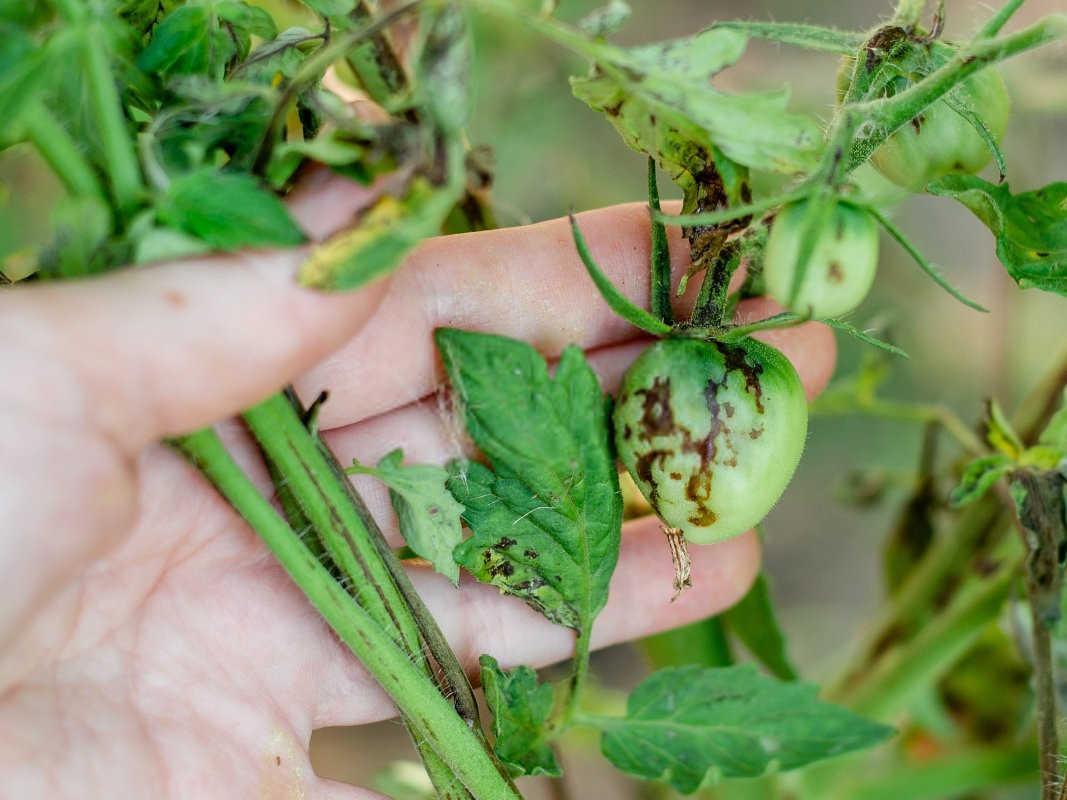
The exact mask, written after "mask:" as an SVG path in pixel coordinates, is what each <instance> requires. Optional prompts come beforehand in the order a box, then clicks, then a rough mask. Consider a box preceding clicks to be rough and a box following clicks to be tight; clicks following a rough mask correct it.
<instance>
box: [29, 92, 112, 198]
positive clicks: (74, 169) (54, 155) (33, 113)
mask: <svg viewBox="0 0 1067 800" xmlns="http://www.w3.org/2000/svg"><path fill="white" fill-rule="evenodd" d="M22 123H23V125H25V127H26V134H27V136H28V137H29V140H30V143H31V144H33V146H34V147H35V148H36V149H37V152H38V153H40V154H41V158H43V159H44V160H45V161H46V162H47V163H48V166H50V167H51V168H52V171H53V172H54V173H55V174H56V177H57V178H59V180H60V181H61V182H62V183H63V185H64V186H65V187H66V189H67V191H68V192H70V194H72V195H74V196H75V197H97V198H100V199H101V200H106V199H107V192H106V191H105V190H104V187H103V185H102V184H101V183H100V179H99V178H98V177H97V176H96V173H95V172H94V171H93V168H92V166H91V165H90V164H89V162H88V161H87V160H86V158H85V156H84V155H83V154H82V151H81V150H80V149H78V145H77V143H76V142H75V141H74V139H73V138H72V137H71V135H70V134H69V133H68V132H67V130H66V128H64V127H63V126H62V125H60V124H59V122H58V121H57V120H56V118H55V117H54V116H53V115H52V113H51V112H50V111H49V110H48V109H47V108H45V107H44V106H43V105H40V104H35V105H33V106H31V107H30V108H29V109H28V110H27V111H26V112H24V114H23V117H22Z"/></svg>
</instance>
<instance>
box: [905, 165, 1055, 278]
mask: <svg viewBox="0 0 1067 800" xmlns="http://www.w3.org/2000/svg"><path fill="white" fill-rule="evenodd" d="M926 191H928V192H930V193H931V194H936V195H942V196H946V197H953V198H955V199H956V200H958V201H959V202H961V203H963V205H965V206H967V208H969V209H970V210H971V211H972V212H973V213H974V215H975V216H976V217H978V219H980V220H981V221H982V222H983V223H985V226H986V227H987V228H989V230H991V231H992V232H993V235H994V236H996V237H997V258H999V259H1000V263H1001V264H1003V265H1004V267H1005V269H1007V271H1008V274H1009V275H1011V277H1012V278H1013V279H1014V280H1015V282H1016V283H1018V284H1019V286H1021V287H1022V288H1023V289H1031V288H1035V289H1043V290H1044V291H1046V292H1055V293H1056V294H1063V295H1067V181H1060V182H1058V183H1050V184H1048V185H1047V186H1045V187H1043V188H1041V189H1037V190H1035V191H1032V192H1021V193H1019V194H1012V192H1011V190H1010V189H1009V188H1008V186H1007V184H999V185H995V184H992V183H989V182H988V181H984V180H982V179H981V178H979V177H976V176H974V175H947V176H945V177H944V178H940V179H938V180H936V181H934V182H933V183H931V184H929V185H928V186H927V187H926Z"/></svg>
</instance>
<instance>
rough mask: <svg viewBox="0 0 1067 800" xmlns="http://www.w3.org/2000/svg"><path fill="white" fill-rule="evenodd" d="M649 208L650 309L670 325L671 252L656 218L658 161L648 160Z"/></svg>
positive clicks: (661, 223)
mask: <svg viewBox="0 0 1067 800" xmlns="http://www.w3.org/2000/svg"><path fill="white" fill-rule="evenodd" d="M648 207H649V211H650V212H651V217H652V220H651V224H652V257H651V264H650V268H651V273H652V274H651V279H650V281H649V308H650V309H651V310H652V313H653V314H654V315H655V316H657V317H659V318H660V320H662V321H663V322H665V323H667V324H668V325H670V324H671V323H672V322H674V313H673V311H672V310H671V252H670V248H669V246H668V244H667V230H666V228H664V227H663V222H662V221H661V220H659V219H657V218H656V216H655V215H656V214H658V213H659V212H660V210H661V209H660V204H659V186H658V185H657V184H656V159H654V158H652V157H651V156H649V158H648Z"/></svg>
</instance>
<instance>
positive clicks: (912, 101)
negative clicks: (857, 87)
mask: <svg viewBox="0 0 1067 800" xmlns="http://www.w3.org/2000/svg"><path fill="white" fill-rule="evenodd" d="M1065 36H1067V15H1065V14H1052V15H1050V16H1047V17H1045V18H1044V19H1041V20H1039V21H1038V22H1035V23H1034V24H1033V25H1030V26H1029V27H1026V28H1023V29H1022V30H1021V31H1018V32H1016V33H1013V34H1009V35H1007V36H1003V37H1001V38H999V39H979V40H976V41H975V42H973V43H972V44H971V45H969V46H968V47H965V48H964V49H962V50H961V51H960V52H959V53H957V54H956V55H955V56H954V57H953V58H952V59H951V60H950V61H949V62H948V63H947V64H945V65H944V66H942V67H940V68H939V69H937V70H935V71H934V72H932V73H930V75H928V76H927V77H925V78H923V80H921V81H919V82H918V83H915V84H913V85H912V86H910V87H909V88H907V89H905V90H904V91H902V92H900V93H898V94H895V95H893V96H892V97H885V98H881V99H877V100H869V101H866V102H862V103H856V104H854V105H853V106H851V107H852V108H853V109H854V111H855V112H856V113H857V115H858V116H859V117H860V118H862V119H863V120H867V121H869V122H871V123H873V124H872V125H871V126H870V127H871V129H872V132H871V134H870V135H869V136H866V137H864V138H863V139H862V140H860V141H859V142H858V143H857V145H858V146H856V147H853V148H851V152H850V154H849V156H850V157H849V159H848V164H847V167H846V169H847V170H849V171H851V170H852V169H854V168H855V167H857V166H859V165H860V164H862V163H863V162H864V161H866V160H867V158H868V157H869V156H870V154H871V153H872V152H873V151H874V150H875V148H876V147H878V145H880V144H881V143H882V142H883V141H885V140H886V139H887V138H889V137H890V136H891V135H892V134H893V133H894V132H896V130H897V129H898V128H900V127H902V126H904V125H906V124H908V122H910V121H911V120H912V119H914V118H915V117H916V116H917V115H919V114H920V113H922V111H923V110H924V109H926V108H927V107H928V106H930V105H932V104H933V103H935V102H937V101H938V100H940V99H941V98H942V97H944V96H945V95H946V94H947V93H948V92H950V91H951V90H952V89H953V88H955V87H956V86H958V85H959V84H960V83H962V82H963V81H965V80H966V79H967V78H969V77H970V76H971V75H973V74H975V73H976V72H978V71H979V70H982V69H985V68H986V67H988V66H989V65H990V64H995V63H997V62H999V61H1004V60H1005V59H1008V58H1011V57H1012V56H1015V55H1018V54H1020V53H1024V52H1026V51H1027V50H1033V49H1035V48H1037V47H1041V46H1042V45H1046V44H1049V43H1050V42H1054V41H1056V40H1057V39H1062V38H1063V37H1065Z"/></svg>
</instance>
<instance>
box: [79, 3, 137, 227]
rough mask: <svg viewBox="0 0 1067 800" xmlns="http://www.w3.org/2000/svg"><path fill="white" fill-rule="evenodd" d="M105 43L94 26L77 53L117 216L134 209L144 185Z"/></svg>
mask: <svg viewBox="0 0 1067 800" xmlns="http://www.w3.org/2000/svg"><path fill="white" fill-rule="evenodd" d="M107 40H108V35H107V32H106V31H104V30H103V29H102V27H101V26H100V25H99V24H94V25H91V26H88V27H87V28H86V29H85V30H84V31H83V33H82V37H81V43H80V45H81V46H80V48H79V49H80V51H81V62H82V69H83V70H84V71H85V83H86V87H87V90H88V98H89V107H90V109H91V111H92V115H93V121H94V122H95V123H96V128H97V132H98V134H99V136H100V144H101V148H102V150H103V159H104V164H105V165H106V167H107V172H108V177H109V179H110V184H111V192H112V194H113V196H114V199H115V205H116V207H117V208H118V209H119V211H120V213H122V214H128V213H130V212H131V211H133V209H134V207H135V206H136V205H137V202H138V200H139V199H140V197H141V194H142V191H143V188H144V185H143V183H142V180H141V168H140V165H139V164H138V163H137V151H136V148H135V147H134V143H133V139H132V138H131V136H130V131H129V128H128V126H127V121H126V114H125V112H124V111H123V108H122V100H121V98H120V97H119V92H118V89H117V88H116V86H115V77H114V75H112V73H111V65H110V64H109V63H108V55H109V54H108V50H107V47H106V46H105V44H104V43H105V42H107Z"/></svg>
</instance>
